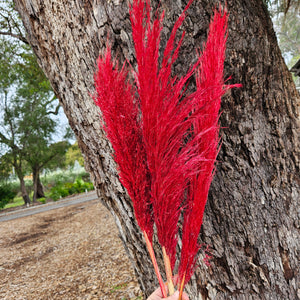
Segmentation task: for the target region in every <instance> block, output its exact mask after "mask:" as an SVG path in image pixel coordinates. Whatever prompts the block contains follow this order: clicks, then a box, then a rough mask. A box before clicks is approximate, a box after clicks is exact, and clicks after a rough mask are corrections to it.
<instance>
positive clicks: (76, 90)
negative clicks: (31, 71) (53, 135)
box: [15, 0, 300, 300]
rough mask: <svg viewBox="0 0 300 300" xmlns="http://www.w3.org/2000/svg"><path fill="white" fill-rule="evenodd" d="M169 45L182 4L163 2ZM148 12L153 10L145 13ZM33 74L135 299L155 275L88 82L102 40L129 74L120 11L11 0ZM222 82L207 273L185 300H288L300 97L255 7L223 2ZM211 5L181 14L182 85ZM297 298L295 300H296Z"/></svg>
mask: <svg viewBox="0 0 300 300" xmlns="http://www.w3.org/2000/svg"><path fill="white" fill-rule="evenodd" d="M160 2H161V6H162V8H164V9H165V10H166V20H165V24H166V27H165V29H164V31H163V38H164V37H166V36H167V35H168V32H169V31H170V29H171V28H172V25H173V23H174V20H175V19H176V17H177V16H178V15H179V13H180V12H181V11H182V10H183V7H184V5H185V4H186V2H187V1H186V0H185V1H174V0H162V1H160ZM152 3H155V4H157V3H158V1H152ZM15 4H16V7H17V9H18V11H19V13H20V15H21V17H22V19H23V22H24V25H25V27H26V30H27V33H28V41H29V43H30V44H31V45H32V47H33V49H34V51H35V53H36V55H37V57H38V60H39V63H40V65H41V67H42V68H43V69H44V71H45V73H46V75H47V77H48V78H49V79H50V81H51V84H52V86H53V89H54V91H55V93H56V95H57V96H58V97H59V99H60V101H61V104H62V106H63V107H64V111H65V113H66V115H67V117H68V119H69V122H70V125H71V127H72V129H73V130H74V132H75V134H76V136H77V139H78V144H79V147H80V148H81V150H82V152H83V155H84V158H85V166H86V169H87V170H88V171H89V172H90V174H91V177H92V179H93V182H94V185H95V188H96V189H97V191H98V194H99V196H101V198H102V199H103V202H104V203H105V205H106V206H107V207H108V209H109V210H110V211H111V213H112V214H113V216H114V217H115V221H116V223H117V225H118V228H119V231H120V236H121V238H122V240H123V242H124V245H125V248H126V250H127V252H128V255H129V257H130V259H131V261H132V263H133V266H134V268H135V271H136V274H137V277H138V280H139V282H140V285H141V288H142V289H143V291H144V292H145V295H149V293H150V292H151V291H152V290H153V289H154V286H155V285H157V282H156V281H155V279H154V277H155V276H154V275H153V268H152V267H151V265H150V260H149V258H148V256H147V253H146V249H145V245H144V241H143V238H142V235H141V232H140V231H139V229H138V227H137V225H136V222H135V221H134V217H133V211H132V206H131V203H130V200H129V198H128V196H127V194H126V192H125V190H124V188H123V187H122V186H121V184H120V182H119V180H118V176H117V173H116V166H115V164H114V162H113V160H112V157H111V153H112V149H111V146H110V144H109V143H108V142H107V140H106V138H105V135H104V133H103V131H102V129H101V127H100V119H99V111H98V110H97V108H96V107H95V105H94V103H93V100H92V99H91V97H90V94H89V93H93V91H94V88H93V73H94V71H95V63H96V59H97V56H98V54H99V51H102V50H103V49H104V47H105V42H106V40H107V36H109V40H110V42H111V45H112V49H113V52H114V55H115V56H117V57H118V58H119V59H121V60H124V59H125V58H126V59H128V61H129V62H130V63H132V64H133V65H134V64H135V59H134V50H133V49H134V48H133V44H132V38H131V29H130V21H129V15H128V7H127V1H124V0H113V1H99V0H98V1H90V0H84V1H82V0H81V1H79V0H74V1H62V0H60V1H51V0H43V1H42V0H22V1H21V0H15ZM227 5H228V11H229V13H230V18H229V39H228V49H227V59H226V63H225V67H226V75H227V76H232V78H233V79H232V81H233V82H234V83H242V84H243V88H242V89H239V90H233V91H231V92H230V93H229V94H228V95H227V96H226V97H224V99H223V105H222V115H221V126H222V127H224V129H223V132H222V137H223V143H222V148H221V151H220V155H219V158H218V160H219V162H220V163H219V165H218V171H217V174H216V177H215V179H214V182H213V184H212V188H211V192H210V195H209V200H208V204H207V208H206V212H205V219H204V224H203V230H202V233H201V241H202V242H203V243H206V244H208V245H210V249H211V254H212V259H211V261H210V267H206V266H205V265H204V264H203V262H202V261H200V260H199V268H198V269H197V272H196V274H195V276H194V277H193V279H192V280H191V282H190V284H189V286H188V292H189V295H190V299H272V300H273V299H280V300H282V299H291V300H294V299H297V297H299V296H300V295H299V294H300V290H299V287H298V290H297V282H298V283H299V269H298V262H299V253H300V252H299V242H298V243H297V240H298V241H299V228H300V224H299V219H298V216H297V209H298V204H299V184H300V178H299V152H298V149H299V148H298V146H299V135H298V134H299V131H298V130H299V114H298V109H299V94H298V93H297V91H296V89H295V86H294V84H293V82H292V78H291V75H290V74H289V72H288V70H287V68H286V66H285V64H284V62H283V59H282V57H281V53H280V50H279V48H278V45H277V40H276V37H275V34H274V31H273V28H272V23H271V20H270V17H269V15H268V12H267V10H266V7H265V6H264V4H263V1H262V0H253V1H246V0H241V1H238V0H227ZM214 6H215V2H214V1H207V0H206V1H205V0H204V1H197V0H195V2H194V4H193V6H192V7H191V8H190V9H189V11H188V17H187V19H186V21H185V24H184V26H185V30H186V31H187V34H186V38H185V42H184V47H183V49H182V51H181V56H180V58H179V60H178V63H177V66H176V68H175V71H176V73H177V74H182V73H183V72H184V71H186V70H187V68H188V66H189V65H190V63H191V61H192V60H193V58H194V55H195V54H194V53H195V50H196V49H197V48H198V47H200V46H201V44H202V42H203V41H204V40H205V39H206V32H207V28H208V24H209V20H210V17H211V15H212V8H213V7H214ZM297 293H298V295H297Z"/></svg>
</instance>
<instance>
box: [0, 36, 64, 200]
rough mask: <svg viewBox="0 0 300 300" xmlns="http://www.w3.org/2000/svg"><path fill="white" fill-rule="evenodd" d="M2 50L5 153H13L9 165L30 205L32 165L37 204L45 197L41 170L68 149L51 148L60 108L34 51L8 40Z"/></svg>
mask: <svg viewBox="0 0 300 300" xmlns="http://www.w3.org/2000/svg"><path fill="white" fill-rule="evenodd" d="M0 48H1V52H2V54H3V55H2V56H1V59H0V69H1V76H0V94H1V96H2V97H1V98H2V101H1V106H2V114H3V120H2V122H1V125H2V128H1V130H0V143H1V144H5V145H6V148H4V149H3V150H4V152H5V151H9V154H10V156H9V157H10V160H8V161H7V164H11V165H13V166H14V168H15V171H16V174H17V175H18V178H19V180H20V183H21V190H22V195H23V199H24V201H25V203H29V201H30V200H29V197H28V194H27V191H26V188H25V183H24V174H25V169H24V164H27V165H29V168H30V169H31V172H32V174H33V185H34V189H33V190H34V194H33V200H34V201H35V200H36V199H37V198H41V197H44V192H43V187H42V185H41V182H40V177H39V175H40V171H41V169H42V168H44V167H46V166H47V164H48V163H49V162H50V161H51V160H53V159H55V158H56V157H57V156H59V155H62V153H64V152H65V150H66V147H67V145H66V144H65V143H60V144H57V145H53V146H52V147H49V146H50V144H51V142H53V140H52V137H53V134H54V133H55V130H56V125H57V121H55V120H54V119H53V118H52V115H57V113H58V110H59V104H58V101H57V99H56V98H55V97H54V94H53V91H52V89H51V86H50V84H49V81H48V80H47V78H46V77H45V75H44V73H43V72H42V70H41V69H40V67H39V66H38V64H37V62H36V58H35V56H34V55H33V53H32V52H31V50H30V48H29V47H28V46H27V45H20V44H19V43H15V42H12V41H10V40H7V39H6V40H4V39H1V41H0ZM12 54H13V55H12ZM62 146H63V147H62ZM58 150H59V151H58ZM56 151H57V152H56ZM6 157H7V158H8V156H6Z"/></svg>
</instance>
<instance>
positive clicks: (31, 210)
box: [0, 191, 98, 222]
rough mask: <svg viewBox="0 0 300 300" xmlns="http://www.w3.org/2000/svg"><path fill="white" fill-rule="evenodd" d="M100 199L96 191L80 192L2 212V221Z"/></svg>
mask: <svg viewBox="0 0 300 300" xmlns="http://www.w3.org/2000/svg"><path fill="white" fill-rule="evenodd" d="M96 199H98V196H97V194H96V192H95V191H92V192H89V193H86V194H80V195H76V196H74V197H70V198H67V199H64V200H59V201H57V202H51V203H47V204H44V205H38V206H33V207H28V208H21V209H20V210H16V211H11V212H7V213H5V212H3V213H1V212H0V222H3V221H9V220H13V219H17V218H22V217H27V216H31V215H34V214H38V213H41V212H45V211H49V210H52V209H57V208H61V207H65V206H69V205H74V204H78V203H83V202H87V201H91V200H96Z"/></svg>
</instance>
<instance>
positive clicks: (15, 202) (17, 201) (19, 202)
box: [3, 197, 24, 209]
mask: <svg viewBox="0 0 300 300" xmlns="http://www.w3.org/2000/svg"><path fill="white" fill-rule="evenodd" d="M21 205H24V200H23V198H22V197H15V198H14V200H13V202H11V203H8V204H6V205H5V206H4V208H3V209H6V208H11V207H17V206H21Z"/></svg>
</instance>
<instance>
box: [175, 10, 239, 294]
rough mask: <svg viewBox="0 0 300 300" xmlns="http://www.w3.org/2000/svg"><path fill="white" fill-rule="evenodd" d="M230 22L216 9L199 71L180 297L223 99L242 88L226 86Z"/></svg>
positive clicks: (194, 248) (192, 258)
mask: <svg viewBox="0 0 300 300" xmlns="http://www.w3.org/2000/svg"><path fill="white" fill-rule="evenodd" d="M227 19H228V16H227V13H226V11H224V10H223V11H222V9H221V8H220V9H219V10H215V12H214V18H213V19H212V21H211V24H210V26H209V34H208V39H207V42H206V45H205V47H204V50H203V52H202V55H201V56H200V58H199V66H198V68H197V71H196V86H197V91H196V92H195V94H194V95H193V96H194V97H196V98H198V101H197V104H196V107H195V108H194V109H196V110H197V109H198V106H200V107H201V108H202V113H203V114H202V115H201V116H200V117H199V118H195V119H194V122H193V134H194V135H198V134H199V133H200V132H202V133H203V134H202V136H201V138H200V139H199V142H198V152H199V155H201V157H202V158H203V159H202V160H201V161H199V164H198V165H197V168H198V171H197V172H195V174H196V175H195V176H194V177H193V178H192V180H191V181H190V185H189V188H188V193H187V195H188V196H187V200H186V205H185V210H184V222H183V232H182V249H181V258H180V265H179V282H180V294H182V290H183V288H184V286H185V284H186V283H187V282H188V281H189V280H190V278H191V276H192V274H193V272H194V269H195V262H196V257H197V252H198V250H199V249H200V247H201V246H200V245H199V244H198V236H199V233H200V229H201V225H202V219H203V213H204V208H205V204H206V201H207V196H208V191H209V187H210V184H211V182H212V178H213V175H214V168H215V167H214V164H215V160H216V157H217V154H218V145H219V128H220V126H219V124H218V120H219V110H220V105H221V97H222V95H223V94H224V93H225V92H226V91H227V90H228V89H229V88H232V87H238V86H239V85H227V86H224V80H223V68H224V67H223V66H224V60H225V49H226V40H227Z"/></svg>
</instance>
